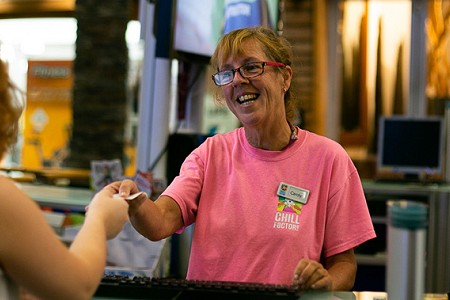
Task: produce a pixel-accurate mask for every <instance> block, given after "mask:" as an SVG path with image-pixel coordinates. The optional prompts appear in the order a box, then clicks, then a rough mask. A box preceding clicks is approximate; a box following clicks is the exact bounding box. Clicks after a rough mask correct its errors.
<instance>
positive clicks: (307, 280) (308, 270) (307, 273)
mask: <svg viewBox="0 0 450 300" xmlns="http://www.w3.org/2000/svg"><path fill="white" fill-rule="evenodd" d="M293 284H294V285H295V286H298V287H299V288H300V289H302V290H309V289H323V290H330V289H331V278H330V276H329V274H328V271H327V270H326V269H325V268H324V267H323V266H322V264H321V263H319V262H317V261H313V260H309V259H302V260H300V262H299V263H298V265H297V267H296V269H295V273H294V280H293Z"/></svg>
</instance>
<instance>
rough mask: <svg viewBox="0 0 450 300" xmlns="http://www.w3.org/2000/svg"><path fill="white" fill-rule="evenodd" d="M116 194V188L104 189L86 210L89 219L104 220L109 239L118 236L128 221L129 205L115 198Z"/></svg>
mask: <svg viewBox="0 0 450 300" xmlns="http://www.w3.org/2000/svg"><path fill="white" fill-rule="evenodd" d="M116 193H117V191H116V190H115V188H114V187H112V186H106V187H104V188H103V189H102V190H100V191H99V192H98V193H97V194H95V196H94V198H93V199H92V201H91V203H90V204H89V206H88V209H87V210H86V217H87V218H89V217H92V218H96V219H100V220H102V222H103V224H104V225H105V231H106V236H107V239H112V238H114V237H115V236H117V235H118V234H119V232H120V231H121V230H122V228H123V226H124V225H125V223H126V222H127V221H128V207H129V206H128V203H127V201H125V200H124V199H121V198H115V197H113V196H114V194H116Z"/></svg>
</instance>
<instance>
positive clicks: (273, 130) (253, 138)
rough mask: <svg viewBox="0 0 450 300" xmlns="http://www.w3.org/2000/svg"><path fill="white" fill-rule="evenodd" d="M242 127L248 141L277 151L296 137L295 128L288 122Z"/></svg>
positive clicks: (258, 146)
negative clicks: (278, 124)
mask: <svg viewBox="0 0 450 300" xmlns="http://www.w3.org/2000/svg"><path fill="white" fill-rule="evenodd" d="M244 129H245V136H246V138H247V141H248V143H249V144H250V145H252V146H253V147H255V148H259V149H264V150H272V151H279V150H282V149H284V148H285V147H286V146H288V145H289V144H290V143H291V142H292V141H293V140H296V139H297V129H296V127H295V126H293V125H292V124H290V123H289V122H285V123H284V124H283V125H282V126H273V127H270V128H269V127H264V128H261V127H259V128H255V127H244Z"/></svg>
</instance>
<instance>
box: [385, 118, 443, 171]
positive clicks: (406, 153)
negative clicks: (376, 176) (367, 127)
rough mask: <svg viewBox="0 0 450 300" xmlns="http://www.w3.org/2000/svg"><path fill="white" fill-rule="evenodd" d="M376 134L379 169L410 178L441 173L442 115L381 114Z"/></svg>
mask: <svg viewBox="0 0 450 300" xmlns="http://www.w3.org/2000/svg"><path fill="white" fill-rule="evenodd" d="M378 138H379V139H378V155H377V156H378V165H377V167H378V171H379V172H381V173H395V174H401V175H403V176H404V177H405V178H411V179H423V178H427V177H429V176H440V175H442V173H443V164H444V147H445V145H444V138H445V135H444V120H443V118H441V117H423V118H412V117H407V116H389V117H381V118H380V123H379V133H378Z"/></svg>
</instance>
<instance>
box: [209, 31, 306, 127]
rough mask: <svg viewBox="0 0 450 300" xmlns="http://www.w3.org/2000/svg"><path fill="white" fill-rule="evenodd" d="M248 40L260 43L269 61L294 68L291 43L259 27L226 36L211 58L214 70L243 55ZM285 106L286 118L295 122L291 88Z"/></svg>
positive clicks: (296, 111) (233, 32) (286, 96)
mask: <svg viewBox="0 0 450 300" xmlns="http://www.w3.org/2000/svg"><path fill="white" fill-rule="evenodd" d="M248 39H252V40H255V41H256V42H258V43H259V44H260V45H261V46H262V49H263V51H264V54H265V55H266V56H267V58H268V59H269V60H272V61H275V62H280V63H283V64H285V65H287V66H291V67H292V59H293V58H292V57H293V54H292V47H291V45H290V43H289V42H288V41H287V40H286V39H285V38H284V37H282V36H279V35H277V34H275V32H274V31H273V30H272V29H270V28H267V27H264V26H257V27H249V28H242V29H237V30H233V31H231V32H229V33H228V34H226V35H224V36H223V37H222V38H221V39H220V41H219V43H218V44H217V47H216V50H215V51H214V53H213V55H212V56H211V66H212V67H213V69H215V70H217V71H218V70H219V67H220V64H221V63H223V61H222V60H225V59H228V58H229V57H237V56H239V55H241V54H242V51H243V49H242V43H243V42H244V41H245V40H248ZM280 71H281V70H280ZM284 106H285V110H286V118H287V119H288V121H290V122H294V120H295V118H297V117H298V115H297V114H298V110H297V105H296V103H295V99H294V96H293V93H292V91H291V88H289V89H288V90H287V91H286V93H285V95H284Z"/></svg>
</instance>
